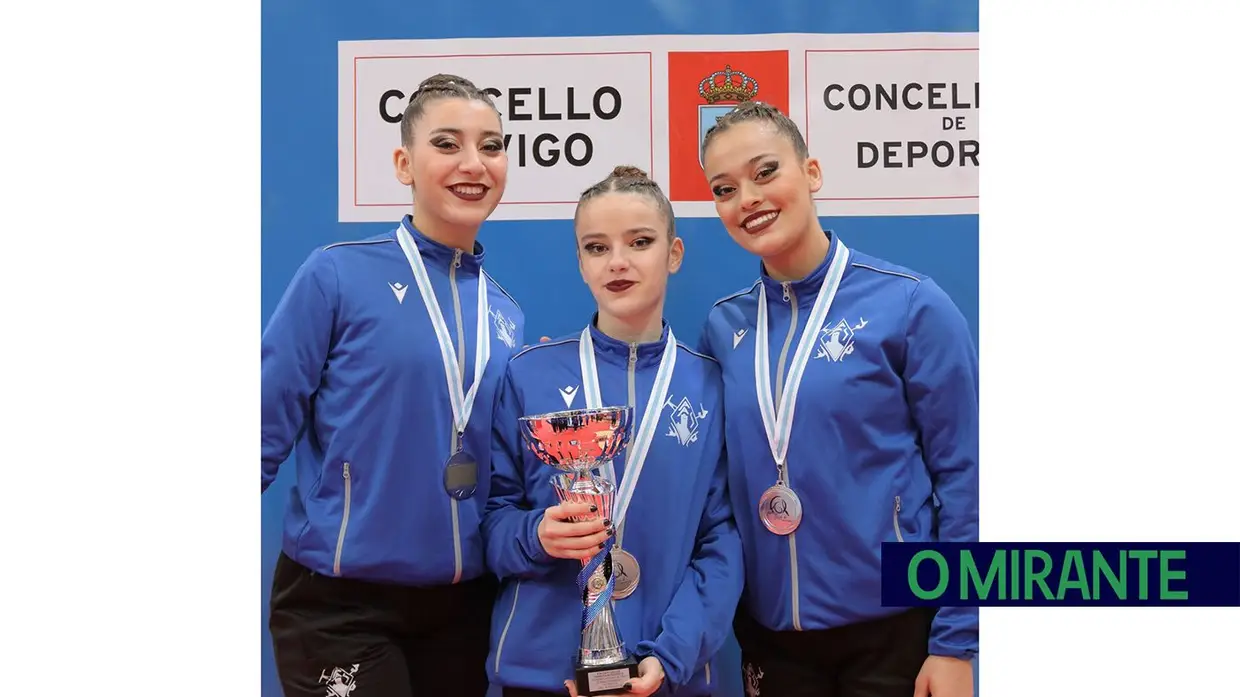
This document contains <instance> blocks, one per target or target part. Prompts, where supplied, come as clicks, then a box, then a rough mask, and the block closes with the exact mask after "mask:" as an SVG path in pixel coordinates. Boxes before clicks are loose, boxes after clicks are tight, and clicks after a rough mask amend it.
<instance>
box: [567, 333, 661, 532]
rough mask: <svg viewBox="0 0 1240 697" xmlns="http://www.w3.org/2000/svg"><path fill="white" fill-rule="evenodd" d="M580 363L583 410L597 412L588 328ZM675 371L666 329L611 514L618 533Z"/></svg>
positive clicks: (611, 474) (610, 468) (599, 402)
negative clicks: (660, 353)
mask: <svg viewBox="0 0 1240 697" xmlns="http://www.w3.org/2000/svg"><path fill="white" fill-rule="evenodd" d="M578 354H579V358H580V360H581V383H582V389H583V390H585V393H586V407H587V408H589V409H598V408H600V407H602V406H603V393H602V391H601V390H600V389H599V385H598V366H597V365H596V364H595V362H594V340H593V339H591V338H590V328H589V327H586V328H585V330H584V331H582V332H581V342H580V344H579V345H578ZM675 369H676V335H675V334H673V333H672V329H671V327H668V329H667V344H666V345H665V346H664V348H663V358H662V359H660V361H659V372H658V373H656V374H655V377H654V387H653V388H652V389H651V390H650V398H649V399H648V400H647V401H646V411H645V412H644V413H643V414H642V420H641V425H640V426H639V427H638V429H637V437H636V438H634V439H633V441H632V444H631V445H630V446H629V452H628V455H627V456H626V457H625V463H626V464H625V472H624V481H623V483H622V484H621V486H620V488H619V489H618V491H617V492H616V499H615V510H614V511H613V512H612V517H611V521H612V526H613V527H614V528H616V529H620V526H621V525H623V524H624V517H625V514H626V513H627V512H628V508H629V502H630V501H632V500H633V492H634V491H635V490H636V489H637V480H638V479H639V478H640V477H641V474H642V468H643V467H645V465H646V455H647V453H649V452H650V444H651V442H653V441H654V429H655V426H656V424H658V421H659V414H661V413H662V412H663V402H664V401H666V400H667V392H668V389H669V388H670V386H671V384H672V372H673V371H674V370H675ZM607 478H608V479H609V480H610V481H612V482H613V483H615V482H616V474H615V466H614V465H613V464H612V463H611V462H610V461H608V463H607Z"/></svg>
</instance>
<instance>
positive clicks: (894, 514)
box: [891, 496, 904, 542]
mask: <svg viewBox="0 0 1240 697" xmlns="http://www.w3.org/2000/svg"><path fill="white" fill-rule="evenodd" d="M891 527H893V528H895V531H896V542H903V541H904V533H902V532H900V497H899V496H897V497H896V503H895V505H894V506H892V507H891Z"/></svg>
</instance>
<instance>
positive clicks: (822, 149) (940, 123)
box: [805, 35, 979, 212]
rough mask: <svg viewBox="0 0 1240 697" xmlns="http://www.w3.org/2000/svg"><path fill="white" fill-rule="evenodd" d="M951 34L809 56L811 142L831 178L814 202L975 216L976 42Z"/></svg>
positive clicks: (812, 52) (808, 134) (880, 40)
mask: <svg viewBox="0 0 1240 697" xmlns="http://www.w3.org/2000/svg"><path fill="white" fill-rule="evenodd" d="M948 36H949V37H950V38H951V39H952V40H949V41H943V40H941V39H940V40H938V41H924V40H917V41H907V40H898V37H894V39H896V40H893V37H876V39H875V40H874V41H871V42H867V44H868V45H867V46H863V47H849V48H827V49H810V50H807V51H806V52H805V84H806V86H807V89H806V107H807V113H808V127H807V129H806V132H805V139H806V141H807V143H808V144H809V149H810V154H811V155H812V156H814V157H817V158H819V160H821V161H822V163H823V175H824V181H823V187H822V191H820V192H819V193H818V194H817V195H816V196H815V198H817V199H818V200H820V201H828V202H830V201H854V202H858V203H860V202H865V201H869V202H873V203H874V204H876V205H881V204H882V203H883V202H890V203H896V202H905V203H912V202H917V201H922V202H925V205H927V206H933V205H936V203H935V202H938V204H937V205H946V206H947V207H949V208H954V207H955V206H952V205H951V203H950V202H952V201H966V202H971V203H972V206H973V208H972V210H969V212H976V201H977V194H978V173H977V170H978V127H977V116H978V112H977V109H978V99H979V87H978V60H977V46H976V43H973V45H972V46H969V45H967V44H965V45H962V44H964V42H961V41H960V37H952V36H951V35H948ZM965 208H966V210H967V209H968V208H969V207H968V206H966V207H965Z"/></svg>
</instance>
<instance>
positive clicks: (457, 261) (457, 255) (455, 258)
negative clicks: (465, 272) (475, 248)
mask: <svg viewBox="0 0 1240 697" xmlns="http://www.w3.org/2000/svg"><path fill="white" fill-rule="evenodd" d="M462 254H464V252H462V251H461V250H459V249H458V250H456V251H455V252H453V253H452V265H453V266H455V267H456V268H458V269H459V268H461V255H462Z"/></svg>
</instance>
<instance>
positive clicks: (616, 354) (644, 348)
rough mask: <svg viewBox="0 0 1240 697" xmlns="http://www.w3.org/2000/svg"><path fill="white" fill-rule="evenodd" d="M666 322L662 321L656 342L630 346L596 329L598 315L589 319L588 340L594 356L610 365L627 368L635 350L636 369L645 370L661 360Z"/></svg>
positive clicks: (664, 344) (665, 337) (664, 346)
mask: <svg viewBox="0 0 1240 697" xmlns="http://www.w3.org/2000/svg"><path fill="white" fill-rule="evenodd" d="M667 332H668V324H667V320H666V319H665V320H663V331H662V332H661V333H660V334H659V338H658V340H656V341H651V342H646V343H639V344H630V343H628V342H625V341H620V340H618V339H614V338H612V337H610V336H607V335H606V334H604V333H603V332H601V331H599V328H598V313H597V312H595V313H594V316H592V317H591V318H590V340H591V341H593V342H594V355H595V356H598V357H599V358H602V359H604V360H607V361H609V362H611V363H616V364H619V365H624V366H627V365H628V362H629V357H630V354H631V352H632V351H633V348H634V347H636V349H637V367H638V368H645V367H647V366H651V365H658V364H659V361H661V360H663V350H664V349H665V348H666V347H667Z"/></svg>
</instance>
